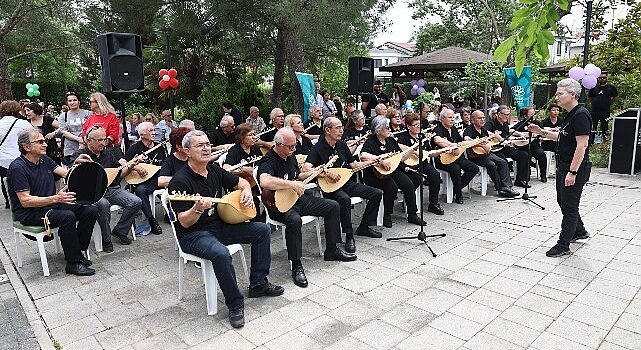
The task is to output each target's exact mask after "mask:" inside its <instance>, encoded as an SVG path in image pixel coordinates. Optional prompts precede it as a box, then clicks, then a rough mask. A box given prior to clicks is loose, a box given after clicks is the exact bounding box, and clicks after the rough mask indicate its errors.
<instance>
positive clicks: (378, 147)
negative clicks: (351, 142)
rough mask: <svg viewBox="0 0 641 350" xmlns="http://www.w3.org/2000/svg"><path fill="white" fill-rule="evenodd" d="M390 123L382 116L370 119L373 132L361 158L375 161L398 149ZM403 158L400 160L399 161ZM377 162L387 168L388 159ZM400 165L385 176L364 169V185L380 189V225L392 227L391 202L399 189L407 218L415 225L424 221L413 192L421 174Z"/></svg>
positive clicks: (364, 146)
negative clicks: (407, 171)
mask: <svg viewBox="0 0 641 350" xmlns="http://www.w3.org/2000/svg"><path fill="white" fill-rule="evenodd" d="M389 123H390V120H389V119H387V118H386V117H383V116H378V117H376V118H374V119H372V132H373V134H372V135H371V136H369V137H368V139H367V141H365V143H364V144H363V149H362V150H361V154H360V158H361V161H370V160H375V159H377V158H378V156H380V155H382V154H385V153H389V152H396V151H400V150H401V148H400V146H399V145H398V143H397V142H396V140H395V139H394V138H393V137H390V136H391V133H390V130H389ZM409 156H410V154H407V156H406V157H405V158H409ZM404 160H405V159H402V161H404ZM380 165H381V166H382V167H383V168H385V169H387V170H389V169H390V166H391V164H390V162H389V161H388V160H383V161H381V162H380ZM401 168H402V167H398V168H397V169H396V170H394V172H392V173H391V174H390V175H388V176H380V174H378V173H376V170H375V169H374V168H373V167H369V168H366V169H365V170H364V175H363V180H364V181H365V184H366V185H369V186H372V187H376V188H380V189H381V190H383V206H384V215H383V226H385V227H387V228H390V227H392V212H393V211H394V201H395V200H396V193H397V191H398V189H400V190H401V192H403V197H404V198H405V205H406V206H407V221H408V222H410V223H412V224H417V225H421V224H423V225H424V224H425V222H422V221H421V219H420V218H419V217H418V215H416V212H417V210H418V208H417V207H416V193H415V192H414V191H415V190H416V188H417V187H418V186H419V185H420V184H421V176H420V175H418V174H415V173H406V172H405V170H403V169H401ZM377 175H378V176H377Z"/></svg>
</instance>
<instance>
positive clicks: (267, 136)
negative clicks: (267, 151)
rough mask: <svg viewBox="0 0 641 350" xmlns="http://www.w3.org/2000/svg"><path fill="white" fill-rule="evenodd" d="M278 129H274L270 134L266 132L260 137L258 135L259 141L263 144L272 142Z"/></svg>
mask: <svg viewBox="0 0 641 350" xmlns="http://www.w3.org/2000/svg"><path fill="white" fill-rule="evenodd" d="M277 131H278V129H274V130H272V131H270V132H266V133H264V134H262V135H260V139H261V140H263V141H265V142H273V141H274V136H276V132H277Z"/></svg>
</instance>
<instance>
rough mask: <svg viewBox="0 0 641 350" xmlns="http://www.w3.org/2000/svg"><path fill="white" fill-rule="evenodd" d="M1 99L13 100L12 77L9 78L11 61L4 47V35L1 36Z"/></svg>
mask: <svg viewBox="0 0 641 350" xmlns="http://www.w3.org/2000/svg"><path fill="white" fill-rule="evenodd" d="M0 100H2V101H6V100H13V94H12V93H11V79H9V62H8V61H7V52H6V50H5V47H4V37H3V38H0Z"/></svg>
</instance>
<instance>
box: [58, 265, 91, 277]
mask: <svg viewBox="0 0 641 350" xmlns="http://www.w3.org/2000/svg"><path fill="white" fill-rule="evenodd" d="M65 272H66V273H67V274H69V275H76V276H91V275H93V274H95V273H96V270H94V269H92V268H90V267H89V266H87V265H85V264H83V263H79V262H76V263H67V266H66V267H65Z"/></svg>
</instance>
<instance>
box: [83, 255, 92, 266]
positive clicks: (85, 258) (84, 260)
mask: <svg viewBox="0 0 641 350" xmlns="http://www.w3.org/2000/svg"><path fill="white" fill-rule="evenodd" d="M80 262H81V263H83V264H85V265H86V266H91V265H93V263H92V262H91V260H89V259H87V257H86V256H85V253H82V260H80Z"/></svg>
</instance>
